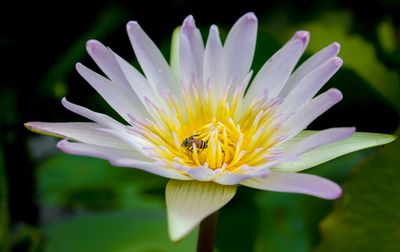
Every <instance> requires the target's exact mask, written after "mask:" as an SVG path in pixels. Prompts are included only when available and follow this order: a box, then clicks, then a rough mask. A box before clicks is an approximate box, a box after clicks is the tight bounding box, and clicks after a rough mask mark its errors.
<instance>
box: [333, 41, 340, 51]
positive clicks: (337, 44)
mask: <svg viewBox="0 0 400 252" xmlns="http://www.w3.org/2000/svg"><path fill="white" fill-rule="evenodd" d="M332 45H333V46H334V47H335V48H336V50H337V51H340V44H339V42H336V41H335V42H333V43H332Z"/></svg>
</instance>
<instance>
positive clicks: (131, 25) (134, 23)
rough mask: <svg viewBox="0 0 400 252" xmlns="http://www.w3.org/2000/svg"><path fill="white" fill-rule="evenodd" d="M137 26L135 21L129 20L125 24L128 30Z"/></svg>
mask: <svg viewBox="0 0 400 252" xmlns="http://www.w3.org/2000/svg"><path fill="white" fill-rule="evenodd" d="M138 27H139V23H138V22H137V21H129V22H128V23H127V24H126V30H127V31H130V30H133V29H136V28H138Z"/></svg>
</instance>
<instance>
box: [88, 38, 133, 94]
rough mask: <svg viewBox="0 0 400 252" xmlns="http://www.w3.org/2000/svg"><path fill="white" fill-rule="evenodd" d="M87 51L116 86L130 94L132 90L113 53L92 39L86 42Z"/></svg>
mask: <svg viewBox="0 0 400 252" xmlns="http://www.w3.org/2000/svg"><path fill="white" fill-rule="evenodd" d="M86 50H87V52H88V53H89V55H90V57H92V59H93V60H94V62H96V64H97V65H98V66H99V68H100V69H101V70H102V71H103V72H104V73H105V74H106V75H107V77H108V78H110V80H112V81H113V82H114V83H115V84H116V85H118V86H120V88H121V89H123V90H124V91H125V92H128V93H129V94H131V93H132V90H131V89H130V87H129V84H128V82H127V79H126V78H125V76H124V74H123V73H122V71H121V69H120V68H119V66H118V64H116V62H115V59H114V57H113V55H112V53H111V51H110V50H109V49H108V48H106V47H105V46H104V45H103V44H102V43H100V42H99V41H97V40H94V39H91V40H89V41H87V42H86Z"/></svg>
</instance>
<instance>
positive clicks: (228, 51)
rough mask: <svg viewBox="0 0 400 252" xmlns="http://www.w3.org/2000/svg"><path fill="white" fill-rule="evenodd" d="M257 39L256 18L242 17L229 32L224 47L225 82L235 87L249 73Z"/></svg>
mask: <svg viewBox="0 0 400 252" xmlns="http://www.w3.org/2000/svg"><path fill="white" fill-rule="evenodd" d="M256 37H257V17H256V16H255V15H254V13H247V14H245V15H244V16H242V17H241V18H240V19H239V20H238V21H237V22H236V23H235V24H234V25H233V27H232V29H231V30H230V31H229V33H228V36H227V38H226V41H225V45H224V53H225V69H226V70H225V74H226V78H225V79H226V80H228V81H229V82H232V84H233V85H234V87H235V86H237V85H240V84H242V82H243V80H244V78H245V77H246V76H247V74H248V73H249V71H250V67H251V63H252V61H253V56H254V50H255V47H256Z"/></svg>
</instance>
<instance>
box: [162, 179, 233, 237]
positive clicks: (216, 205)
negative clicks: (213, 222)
mask: <svg viewBox="0 0 400 252" xmlns="http://www.w3.org/2000/svg"><path fill="white" fill-rule="evenodd" d="M235 193H236V186H223V185H219V184H216V183H213V182H199V181H178V180H170V181H169V182H168V184H167V188H166V190H165V196H166V197H165V199H166V203H167V215H168V231H169V236H170V238H171V240H173V241H178V240H180V239H182V238H183V237H184V236H186V235H187V234H188V233H189V232H190V231H191V230H192V229H193V228H194V227H195V226H196V225H197V224H199V223H200V222H201V221H202V220H203V219H204V218H206V217H207V216H209V215H210V214H212V213H214V212H215V211H217V210H218V209H220V208H221V207H223V206H224V205H225V204H226V203H228V202H229V201H230V200H231V199H232V198H233V196H234V195H235Z"/></svg>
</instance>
